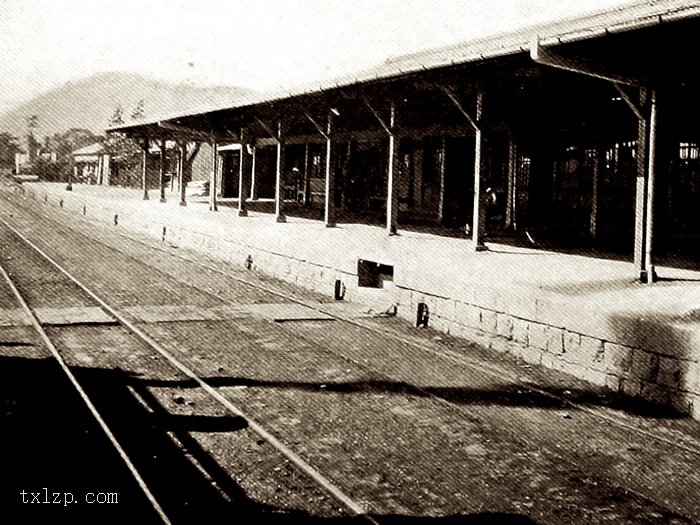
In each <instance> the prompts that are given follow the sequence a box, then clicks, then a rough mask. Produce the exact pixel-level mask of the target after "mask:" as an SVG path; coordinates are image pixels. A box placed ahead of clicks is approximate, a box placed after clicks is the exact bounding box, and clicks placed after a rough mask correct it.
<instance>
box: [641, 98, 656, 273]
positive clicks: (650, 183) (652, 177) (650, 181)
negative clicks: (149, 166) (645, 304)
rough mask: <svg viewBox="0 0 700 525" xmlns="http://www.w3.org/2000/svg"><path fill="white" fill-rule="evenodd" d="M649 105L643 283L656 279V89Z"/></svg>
mask: <svg viewBox="0 0 700 525" xmlns="http://www.w3.org/2000/svg"><path fill="white" fill-rule="evenodd" d="M650 104H651V107H650V110H649V149H648V155H649V159H648V162H647V170H648V171H647V193H646V210H645V211H646V221H645V224H644V238H645V243H644V270H643V271H642V273H641V274H640V280H641V281H642V282H643V283H653V282H655V281H656V280H657V276H656V270H655V269H654V258H653V253H654V252H653V248H654V190H655V186H656V146H657V144H656V140H657V139H656V136H657V127H658V114H657V107H656V90H652V92H651V101H650Z"/></svg>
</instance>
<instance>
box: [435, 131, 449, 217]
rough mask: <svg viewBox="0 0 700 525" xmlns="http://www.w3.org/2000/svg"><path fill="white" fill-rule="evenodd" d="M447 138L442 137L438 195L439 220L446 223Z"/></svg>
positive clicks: (439, 156) (439, 154)
mask: <svg viewBox="0 0 700 525" xmlns="http://www.w3.org/2000/svg"><path fill="white" fill-rule="evenodd" d="M446 155H447V140H445V137H444V135H443V136H442V137H440V149H439V151H438V177H439V179H440V193H439V197H438V217H437V218H438V222H439V223H440V224H444V222H445V197H446V193H445V173H446V168H447V165H446V160H447V157H446Z"/></svg>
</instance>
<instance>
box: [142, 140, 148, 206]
mask: <svg viewBox="0 0 700 525" xmlns="http://www.w3.org/2000/svg"><path fill="white" fill-rule="evenodd" d="M141 147H142V148H143V163H142V166H141V185H142V186H143V200H145V201H147V200H148V181H147V175H148V148H149V143H148V139H147V138H145V139H143V144H142V145H141Z"/></svg>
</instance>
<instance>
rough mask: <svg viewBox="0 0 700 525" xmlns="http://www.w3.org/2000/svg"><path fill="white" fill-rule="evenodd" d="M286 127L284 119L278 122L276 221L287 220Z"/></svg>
mask: <svg viewBox="0 0 700 525" xmlns="http://www.w3.org/2000/svg"><path fill="white" fill-rule="evenodd" d="M284 170H285V167H284V129H283V124H282V121H281V120H279V121H278V122H277V170H276V173H275V180H276V182H275V221H277V222H287V217H286V216H285V215H284Z"/></svg>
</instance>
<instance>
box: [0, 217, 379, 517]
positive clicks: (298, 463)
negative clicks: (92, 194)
mask: <svg viewBox="0 0 700 525" xmlns="http://www.w3.org/2000/svg"><path fill="white" fill-rule="evenodd" d="M0 223H2V224H3V225H4V226H5V227H7V228H8V229H9V230H10V231H12V232H13V233H14V234H15V235H16V236H17V237H19V238H20V239H21V240H22V241H24V242H25V243H26V244H27V245H28V246H29V247H31V248H32V249H33V250H34V251H36V252H37V253H38V254H39V255H41V257H43V258H44V259H45V260H46V261H47V262H49V263H50V264H51V265H52V266H54V267H55V268H56V269H57V270H58V271H59V272H61V273H62V274H63V275H64V276H65V277H66V278H67V279H68V280H70V281H71V282H72V283H73V284H75V285H76V286H77V287H78V288H80V289H81V290H82V291H83V292H84V293H85V294H86V295H88V296H89V297H90V298H91V299H92V300H93V301H95V302H96V303H97V304H99V305H100V307H101V308H102V309H103V310H105V311H106V312H107V313H109V314H110V315H111V316H112V317H114V318H115V319H116V320H117V321H118V322H119V323H120V324H122V325H123V326H125V327H126V328H127V329H128V330H129V331H131V332H132V333H133V334H134V335H136V336H137V337H138V338H139V339H141V340H142V341H143V342H144V343H146V344H147V345H148V346H149V347H150V348H152V349H153V350H155V351H156V352H158V353H159V354H160V355H161V356H163V357H164V358H165V359H166V360H167V361H168V362H169V363H170V364H171V365H172V366H173V367H175V368H176V369H178V370H179V371H180V372H182V373H183V374H184V375H186V376H187V377H189V378H190V379H192V380H193V381H195V382H196V383H197V384H198V385H199V386H200V388H202V390H204V391H205V392H207V393H208V394H209V395H210V396H211V397H212V398H214V399H215V400H216V401H218V402H219V403H220V404H221V405H222V406H224V407H225V408H226V409H227V410H228V411H229V412H230V413H231V414H233V415H234V416H237V417H240V418H243V419H245V421H246V422H247V423H248V427H249V428H250V429H251V430H253V431H254V432H255V433H256V434H258V435H259V436H260V437H261V438H263V439H264V440H265V441H266V442H267V443H268V444H270V445H271V446H272V447H273V448H274V449H275V450H277V452H279V453H280V454H281V455H282V456H284V457H285V458H286V459H287V460H289V461H290V463H292V464H293V465H294V466H295V467H296V468H297V469H298V470H300V471H301V472H302V473H303V474H305V475H306V476H308V477H309V478H311V479H312V480H313V481H314V482H315V483H316V484H317V485H318V486H319V487H321V488H322V489H323V490H324V491H326V492H327V493H328V494H330V495H331V496H332V497H333V498H334V499H336V500H337V501H339V502H340V503H342V504H343V505H344V506H345V507H346V508H347V509H348V510H349V511H350V512H351V513H352V514H353V515H355V516H357V517H360V518H363V519H365V520H366V521H367V522H369V523H371V524H373V525H379V523H378V522H377V521H376V520H375V519H374V518H373V517H372V516H370V515H369V513H368V512H367V510H366V509H365V508H364V507H363V506H362V505H360V504H359V503H357V502H355V501H354V500H353V499H352V498H351V497H350V496H348V495H347V494H345V493H344V492H343V491H342V490H341V489H340V488H339V487H338V486H336V485H335V484H334V483H333V482H332V481H331V480H329V479H328V478H326V477H325V476H324V475H323V474H321V472H319V471H318V470H317V469H315V468H314V467H313V466H312V465H310V464H309V463H308V462H307V461H306V460H304V459H303V458H302V457H301V456H299V455H298V454H297V453H296V452H294V451H292V450H291V449H290V448H289V447H287V446H286V445H284V443H282V442H281V441H280V440H279V439H277V438H276V437H275V436H274V435H273V434H271V433H270V432H269V431H268V430H266V429H265V428H264V427H263V426H262V425H261V424H260V423H258V422H257V421H255V420H254V419H253V418H252V417H250V416H248V415H247V414H246V413H245V412H244V411H243V410H241V409H240V408H239V407H237V406H236V405H234V404H233V403H232V402H231V401H230V400H229V399H227V398H226V397H225V396H223V395H222V394H221V393H220V392H218V391H217V390H216V389H215V388H214V387H212V386H211V385H209V384H208V383H207V382H206V381H205V380H203V379H202V378H201V377H199V376H198V375H197V373H196V372H194V371H193V370H192V369H191V368H190V367H188V366H187V365H185V364H184V363H182V362H181V361H180V360H178V359H177V358H176V357H175V356H174V355H173V354H171V353H170V352H169V351H168V350H166V349H165V348H164V347H163V346H162V345H161V344H160V343H158V342H157V341H156V340H155V339H153V338H152V337H151V336H149V335H148V334H147V333H145V332H144V331H143V330H141V329H140V328H139V327H138V326H136V324H134V323H133V322H131V321H130V320H129V319H127V318H126V317H125V316H124V315H123V314H121V313H120V312H119V311H118V310H117V309H115V308H114V307H112V306H111V305H109V304H108V303H107V302H106V301H105V300H104V299H102V298H101V297H100V296H98V295H97V294H96V293H95V292H93V291H92V290H91V289H90V288H89V287H87V286H86V285H85V284H83V283H82V282H81V281H79V280H78V279H77V278H76V277H75V276H73V275H72V274H71V273H70V272H69V271H68V270H66V269H65V268H63V266H61V265H60V264H59V263H58V262H57V261H55V260H54V259H53V258H52V257H51V256H50V255H48V254H47V253H46V252H45V251H43V250H42V249H41V248H39V247H38V246H37V245H36V244H34V243H33V242H32V241H31V240H29V239H28V238H27V237H26V236H25V235H24V234H22V233H21V232H20V231H18V230H17V229H16V228H14V227H13V226H11V225H10V224H8V223H7V222H6V221H5V220H3V219H0ZM72 231H75V230H72ZM78 233H80V232H78ZM32 315H33V314H32ZM34 320H35V321H36V322H37V323H38V319H36V317H35V316H34ZM47 340H48V337H47ZM49 344H51V343H50V340H49ZM51 346H52V347H53V345H51ZM54 351H55V347H54ZM56 353H57V351H56ZM59 357H60V356H59ZM76 383H77V382H76ZM77 386H79V385H77ZM127 459H128V458H127ZM168 523H169V522H168Z"/></svg>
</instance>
